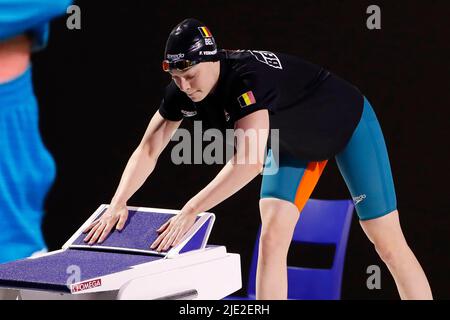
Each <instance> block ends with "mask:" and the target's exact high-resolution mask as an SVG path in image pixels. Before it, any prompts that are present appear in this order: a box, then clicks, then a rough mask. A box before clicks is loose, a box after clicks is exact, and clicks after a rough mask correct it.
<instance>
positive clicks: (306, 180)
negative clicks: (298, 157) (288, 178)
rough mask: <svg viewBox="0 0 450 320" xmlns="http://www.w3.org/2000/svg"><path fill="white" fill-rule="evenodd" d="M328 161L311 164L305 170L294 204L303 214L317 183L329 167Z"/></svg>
mask: <svg viewBox="0 0 450 320" xmlns="http://www.w3.org/2000/svg"><path fill="white" fill-rule="evenodd" d="M327 162H328V160H324V161H321V162H317V161H314V162H310V163H309V164H308V167H306V169H305V173H304V174H303V177H302V180H300V183H299V185H298V188H297V193H296V194H295V200H294V204H295V206H296V207H297V208H298V210H299V211H300V212H301V211H302V209H303V207H304V206H305V204H306V201H308V199H309V197H310V196H311V193H312V192H313V191H314V188H315V187H316V184H317V182H318V181H319V178H320V176H321V175H322V172H323V170H324V169H325V166H326V165H327Z"/></svg>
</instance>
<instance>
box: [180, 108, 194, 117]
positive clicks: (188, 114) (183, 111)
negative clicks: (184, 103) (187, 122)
mask: <svg viewBox="0 0 450 320" xmlns="http://www.w3.org/2000/svg"><path fill="white" fill-rule="evenodd" d="M181 113H182V114H183V117H193V116H195V115H196V114H197V111H187V110H181Z"/></svg>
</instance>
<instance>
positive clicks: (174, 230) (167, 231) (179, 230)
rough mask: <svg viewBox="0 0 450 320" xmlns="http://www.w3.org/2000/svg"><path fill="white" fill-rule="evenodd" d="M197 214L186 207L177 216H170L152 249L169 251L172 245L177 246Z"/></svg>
mask: <svg viewBox="0 0 450 320" xmlns="http://www.w3.org/2000/svg"><path fill="white" fill-rule="evenodd" d="M196 217H197V214H196V213H195V212H193V211H191V210H188V209H187V208H186V207H184V208H183V209H181V212H180V213H179V214H177V215H176V216H174V217H172V218H170V219H169V220H168V221H167V222H166V223H164V224H163V225H162V226H161V227H160V228H159V229H158V230H156V231H157V232H158V233H159V234H160V235H159V237H158V238H157V239H156V240H155V241H154V242H153V243H152V245H151V246H150V249H155V248H156V251H158V252H161V251H167V250H168V249H170V248H171V247H175V246H176V245H177V244H179V243H180V241H181V239H182V238H183V236H184V235H185V234H186V232H187V231H188V230H189V229H190V228H191V227H192V225H193V224H194V223H195V219H196Z"/></svg>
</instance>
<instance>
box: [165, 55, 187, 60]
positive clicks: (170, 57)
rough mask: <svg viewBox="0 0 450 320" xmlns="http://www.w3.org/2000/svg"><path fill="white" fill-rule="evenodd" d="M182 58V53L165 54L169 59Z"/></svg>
mask: <svg viewBox="0 0 450 320" xmlns="http://www.w3.org/2000/svg"><path fill="white" fill-rule="evenodd" d="M183 58H184V53H178V54H168V55H167V59H169V60H178V59H183Z"/></svg>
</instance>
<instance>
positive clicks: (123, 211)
mask: <svg viewBox="0 0 450 320" xmlns="http://www.w3.org/2000/svg"><path fill="white" fill-rule="evenodd" d="M127 219H128V209H127V206H126V204H125V205H119V206H113V205H111V206H109V207H108V209H106V211H105V212H104V213H103V215H102V216H101V217H100V218H99V219H97V220H95V221H94V222H93V223H91V225H90V226H89V227H87V228H86V229H84V231H83V233H87V232H89V233H88V235H87V236H86V237H85V238H84V242H89V243H88V244H89V245H91V244H94V243H96V242H98V243H102V242H103V241H104V240H105V239H106V237H107V236H108V234H109V233H110V232H111V230H112V228H114V226H115V227H116V230H119V231H121V230H122V229H123V227H124V225H125V222H126V221H127ZM97 240H98V241H97Z"/></svg>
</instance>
